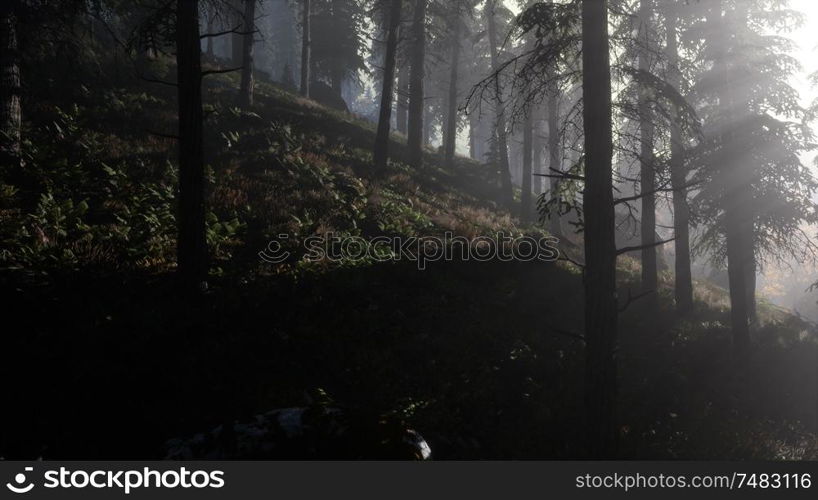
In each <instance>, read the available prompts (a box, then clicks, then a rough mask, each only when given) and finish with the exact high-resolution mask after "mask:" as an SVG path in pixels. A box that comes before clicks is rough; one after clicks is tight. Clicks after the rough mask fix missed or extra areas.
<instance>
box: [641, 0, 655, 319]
mask: <svg viewBox="0 0 818 500" xmlns="http://www.w3.org/2000/svg"><path fill="white" fill-rule="evenodd" d="M652 9H653V7H652V2H651V1H650V0H641V3H640V7H639V70H640V71H641V72H643V73H650V71H651V66H650V31H651V24H650V19H651V16H652ZM637 106H638V109H639V136H640V137H639V142H640V149H641V151H640V158H639V165H640V169H639V173H640V191H641V204H642V209H641V213H640V215H641V219H642V220H641V231H640V232H641V238H642V241H641V244H642V247H643V248H642V291H643V292H650V294H649V295H648V297H647V298H646V299H645V300H646V301H647V303H648V304H649V305H648V307H649V308H650V309H654V308H655V307H656V304H657V299H658V295H657V289H658V284H659V280H658V277H657V266H656V246H654V245H655V243H656V195H655V194H654V191H655V190H656V170H655V166H654V163H655V162H654V154H653V140H654V133H655V129H654V125H653V120H652V116H651V109H650V94H649V90H648V89H647V88H645V87H644V86H640V88H639V102H638V105H637Z"/></svg>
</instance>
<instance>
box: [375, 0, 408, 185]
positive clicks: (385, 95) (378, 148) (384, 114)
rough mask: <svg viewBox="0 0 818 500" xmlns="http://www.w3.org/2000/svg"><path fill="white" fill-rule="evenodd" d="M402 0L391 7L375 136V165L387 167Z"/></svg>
mask: <svg viewBox="0 0 818 500" xmlns="http://www.w3.org/2000/svg"><path fill="white" fill-rule="evenodd" d="M401 4H402V0H391V3H390V9H389V28H388V32H387V36H386V55H385V56H384V69H383V90H382V91H381V109H380V113H379V115H378V133H377V136H376V138H375V152H374V159H375V167H376V168H377V169H379V170H382V169H385V168H386V161H387V159H388V158H389V129H390V126H391V124H392V123H391V122H392V96H393V94H394V86H395V65H396V59H397V53H398V27H399V26H400V17H401Z"/></svg>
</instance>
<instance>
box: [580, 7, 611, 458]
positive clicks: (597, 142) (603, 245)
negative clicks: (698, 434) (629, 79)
mask: <svg viewBox="0 0 818 500" xmlns="http://www.w3.org/2000/svg"><path fill="white" fill-rule="evenodd" d="M608 43H609V42H608V1H607V0H583V1H582V67H583V73H582V96H583V103H584V107H583V128H584V131H585V190H584V193H583V210H584V214H585V228H584V230H585V231H584V232H585V283H584V284H585V344H586V348H585V349H586V351H585V408H586V417H587V425H588V427H587V428H588V445H589V451H590V454H591V456H592V457H594V458H611V457H613V456H615V454H616V441H617V439H616V357H615V352H616V343H617V316H618V310H617V300H616V245H615V241H614V204H613V180H612V176H613V172H612V156H613V138H612V131H611V127H612V124H611V122H612V112H611V70H610V54H609V45H608Z"/></svg>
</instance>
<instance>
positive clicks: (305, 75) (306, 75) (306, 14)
mask: <svg viewBox="0 0 818 500" xmlns="http://www.w3.org/2000/svg"><path fill="white" fill-rule="evenodd" d="M310 10H311V9H310V0H302V4H301V95H302V96H304V97H309V96H310V64H312V63H311V62H310V59H311V57H310V52H311V47H310V45H311V43H312V41H311V38H312V34H311V32H310V16H311V15H312V13H311V11H310Z"/></svg>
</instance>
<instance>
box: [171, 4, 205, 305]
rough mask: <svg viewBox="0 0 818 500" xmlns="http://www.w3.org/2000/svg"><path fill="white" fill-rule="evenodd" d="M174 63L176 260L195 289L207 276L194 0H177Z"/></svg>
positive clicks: (186, 285)
mask: <svg viewBox="0 0 818 500" xmlns="http://www.w3.org/2000/svg"><path fill="white" fill-rule="evenodd" d="M176 65H177V83H178V89H179V214H178V217H179V218H178V228H179V236H178V240H177V264H178V273H179V277H180V281H181V284H182V286H183V287H184V288H185V289H186V290H188V291H194V290H196V289H197V288H198V287H199V285H200V283H202V282H203V281H204V280H205V279H206V277H207V243H206V240H205V207H204V158H203V152H202V85H201V79H202V71H201V46H200V41H199V2H198V0H177V2H176Z"/></svg>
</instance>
